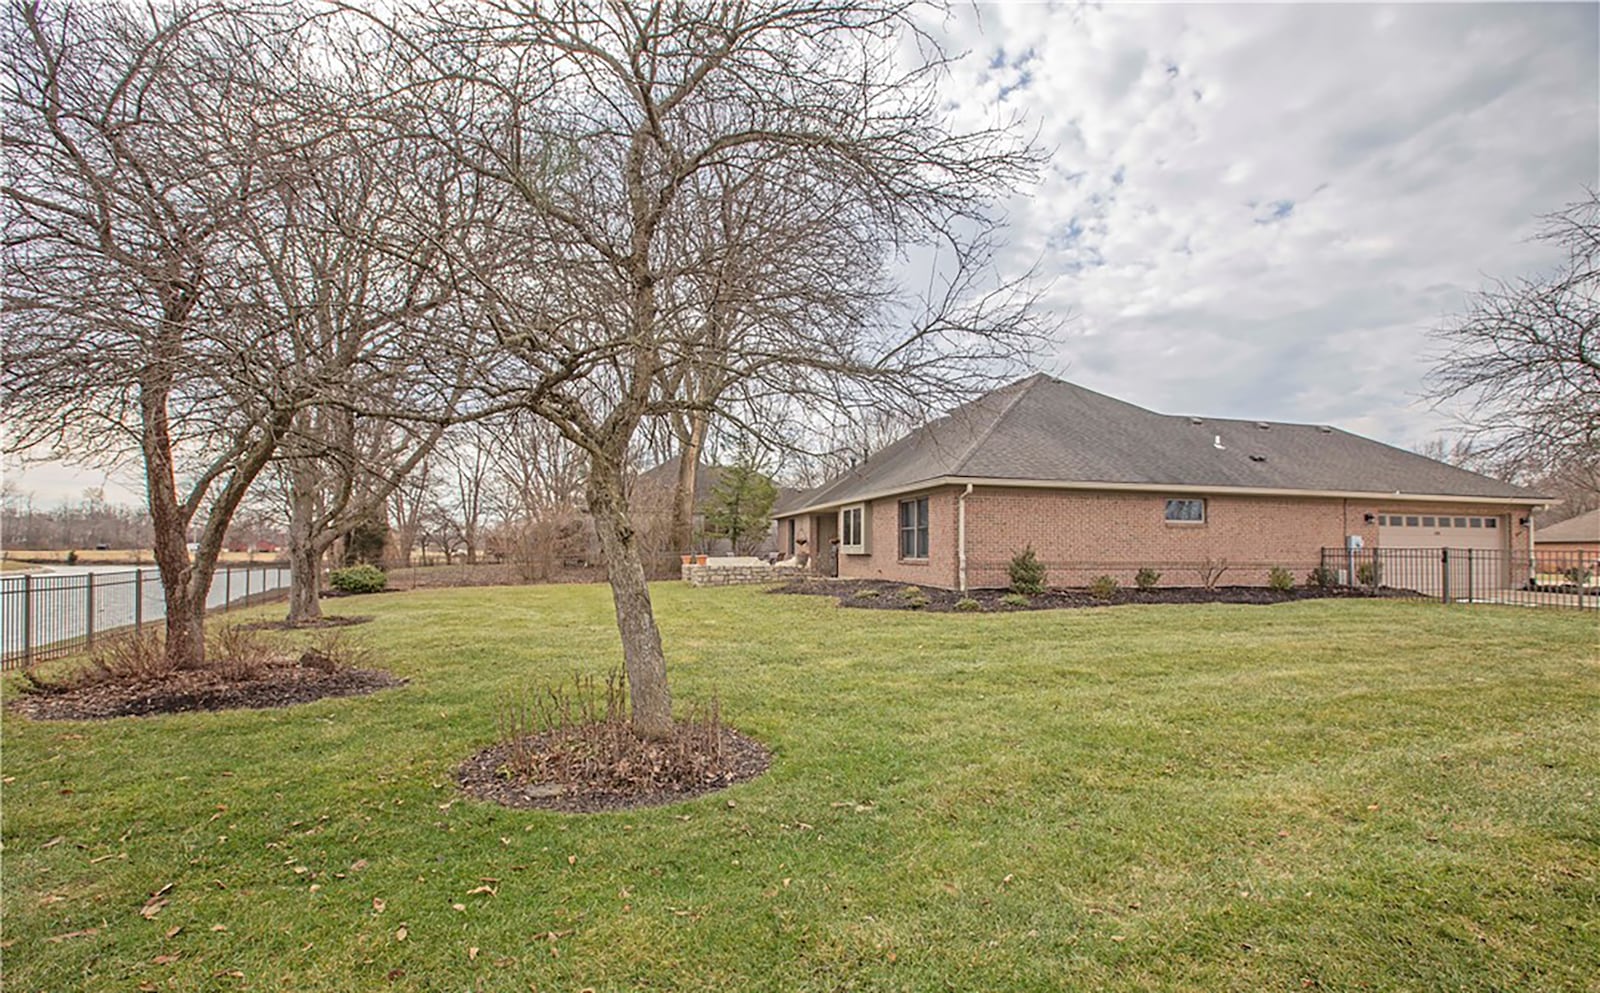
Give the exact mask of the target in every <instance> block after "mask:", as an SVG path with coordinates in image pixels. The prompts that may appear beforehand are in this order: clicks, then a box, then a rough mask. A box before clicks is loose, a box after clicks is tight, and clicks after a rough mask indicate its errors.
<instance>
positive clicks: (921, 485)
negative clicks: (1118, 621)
mask: <svg viewBox="0 0 1600 993" xmlns="http://www.w3.org/2000/svg"><path fill="white" fill-rule="evenodd" d="M974 484H976V485H978V486H996V487H1009V488H1014V489H1046V490H1109V491H1111V492H1119V493H1172V494H1184V493H1197V494H1210V495H1215V496H1264V497H1299V498H1302V499H1304V498H1313V499H1328V498H1333V499H1345V500H1369V501H1377V502H1386V503H1387V502H1402V503H1459V504H1508V503H1509V504H1513V505H1516V506H1525V507H1533V506H1537V505H1539V504H1542V503H1547V502H1548V501H1549V500H1550V497H1548V496H1527V497H1515V496H1446V495H1444V494H1438V493H1400V492H1395V493H1383V492H1373V491H1371V490H1296V489H1289V488H1286V487H1267V486H1216V485H1205V484H1200V485H1196V484H1192V483H1187V484H1186V483H1174V484H1169V483H1101V482H1090V481H1080V480H1072V481H1063V480H1059V479H1004V478H997V477H993V476H936V477H934V478H932V479H924V480H919V481H917V482H914V483H907V484H905V485H902V486H893V487H888V488H886V489H882V490H876V491H872V492H869V493H862V494H858V495H856V496H853V497H851V498H850V499H848V500H831V501H829V502H827V503H819V504H813V505H811V506H809V507H800V508H796V509H795V510H789V511H785V512H784V513H783V514H781V515H774V516H778V517H798V516H800V515H801V514H815V513H818V512H820V511H823V510H832V509H836V508H839V507H846V506H853V505H855V504H858V503H865V502H868V501H872V500H882V499H884V498H885V497H891V496H898V495H900V494H903V493H916V492H920V491H922V490H931V489H936V488H938V487H940V486H963V485H966V486H971V485H974Z"/></svg>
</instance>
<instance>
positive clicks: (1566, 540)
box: [1533, 510, 1600, 572]
mask: <svg viewBox="0 0 1600 993" xmlns="http://www.w3.org/2000/svg"><path fill="white" fill-rule="evenodd" d="M1533 549H1534V555H1535V557H1536V558H1537V559H1538V560H1539V570H1540V571H1541V572H1565V571H1566V570H1568V569H1572V568H1587V569H1591V570H1593V569H1595V568H1596V567H1597V565H1600V510H1591V511H1589V512H1588V513H1587V514H1579V515H1578V516H1577V517H1573V518H1570V519H1568V520H1565V521H1561V522H1560V523H1557V524H1551V525H1549V526H1548V527H1541V528H1536V529H1535V530H1534V533H1533Z"/></svg>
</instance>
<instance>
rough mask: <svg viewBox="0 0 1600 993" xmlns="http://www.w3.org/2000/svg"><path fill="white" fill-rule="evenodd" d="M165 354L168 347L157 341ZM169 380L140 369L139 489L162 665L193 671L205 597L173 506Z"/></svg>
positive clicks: (157, 369) (198, 659) (156, 370)
mask: <svg viewBox="0 0 1600 993" xmlns="http://www.w3.org/2000/svg"><path fill="white" fill-rule="evenodd" d="M163 346H164V348H166V349H168V350H170V348H171V347H172V346H171V343H170V342H165V341H164V342H163ZM169 389H170V380H169V379H168V378H167V377H166V376H165V375H164V366H163V365H156V366H154V367H153V368H152V369H149V370H146V373H145V382H143V383H142V384H141V386H140V391H139V415H140V426H141V436H140V439H139V440H140V447H142V448H143V450H144V474H145V488H146V491H147V493H148V499H149V504H148V505H149V508H150V526H151V530H152V531H153V536H152V540H151V543H150V547H151V552H152V553H153V555H154V558H155V560H156V568H157V569H158V570H159V571H160V573H161V598H162V600H163V602H165V604H166V608H167V620H166V634H167V643H166V660H167V663H168V664H169V665H171V666H172V667H173V668H175V669H199V668H201V667H202V666H204V665H205V663H206V641H205V628H204V623H205V602H206V601H205V595H206V592H209V591H202V592H201V594H200V599H199V604H198V606H197V605H196V603H195V598H194V595H193V584H194V576H195V567H194V561H193V560H192V559H191V558H190V557H189V544H188V542H189V516H188V515H187V514H186V513H185V512H184V509H183V506H182V505H181V504H180V503H179V501H178V488H177V483H176V481H175V477H174V473H173V457H172V433H171V429H170V424H169V422H168V419H167V397H168V395H169Z"/></svg>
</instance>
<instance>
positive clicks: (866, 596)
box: [856, 590, 881, 600]
mask: <svg viewBox="0 0 1600 993" xmlns="http://www.w3.org/2000/svg"><path fill="white" fill-rule="evenodd" d="M880 595H881V594H879V592H878V591H877V590H862V591H861V592H860V593H857V594H856V599H857V600H876V599H878V597H879V596H880Z"/></svg>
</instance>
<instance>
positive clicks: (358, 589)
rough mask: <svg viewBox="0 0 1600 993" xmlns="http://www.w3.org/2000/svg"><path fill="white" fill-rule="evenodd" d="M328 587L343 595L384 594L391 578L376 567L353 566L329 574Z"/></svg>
mask: <svg viewBox="0 0 1600 993" xmlns="http://www.w3.org/2000/svg"><path fill="white" fill-rule="evenodd" d="M328 585H329V586H332V587H333V588H334V589H336V590H338V591H339V592H341V593H382V592H383V588H384V587H385V586H387V585H389V577H388V576H385V575H384V574H383V570H382V569H379V568H378V567H377V566H375V565H353V566H351V567H350V568H348V569H335V570H333V572H331V573H329V574H328Z"/></svg>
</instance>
